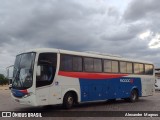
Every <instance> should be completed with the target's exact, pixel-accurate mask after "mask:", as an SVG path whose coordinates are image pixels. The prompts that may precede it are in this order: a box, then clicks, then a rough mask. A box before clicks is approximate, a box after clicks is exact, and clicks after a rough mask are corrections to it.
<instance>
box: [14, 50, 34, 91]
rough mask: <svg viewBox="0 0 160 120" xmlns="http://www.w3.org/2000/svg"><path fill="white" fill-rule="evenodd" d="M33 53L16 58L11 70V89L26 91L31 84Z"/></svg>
mask: <svg viewBox="0 0 160 120" xmlns="http://www.w3.org/2000/svg"><path fill="white" fill-rule="evenodd" d="M34 60H35V53H24V54H20V55H18V56H17V57H16V60H15V64H14V70H13V82H12V88H13V89H28V88H30V87H31V86H32V83H33V66H34Z"/></svg>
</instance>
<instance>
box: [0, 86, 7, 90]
mask: <svg viewBox="0 0 160 120" xmlns="http://www.w3.org/2000/svg"><path fill="white" fill-rule="evenodd" d="M8 89H9V87H8V85H3V86H2V85H0V90H8Z"/></svg>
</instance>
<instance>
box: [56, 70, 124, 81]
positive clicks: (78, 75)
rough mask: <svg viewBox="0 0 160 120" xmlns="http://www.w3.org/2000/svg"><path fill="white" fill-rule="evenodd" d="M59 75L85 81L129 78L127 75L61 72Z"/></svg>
mask: <svg viewBox="0 0 160 120" xmlns="http://www.w3.org/2000/svg"><path fill="white" fill-rule="evenodd" d="M58 75H60V76H66V77H73V78H84V79H110V78H119V77H124V76H127V74H109V73H87V72H65V71H59V72H58Z"/></svg>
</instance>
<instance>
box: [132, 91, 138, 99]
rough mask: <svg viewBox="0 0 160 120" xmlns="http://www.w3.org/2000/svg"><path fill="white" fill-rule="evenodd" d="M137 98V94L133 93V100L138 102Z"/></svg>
mask: <svg viewBox="0 0 160 120" xmlns="http://www.w3.org/2000/svg"><path fill="white" fill-rule="evenodd" d="M136 98H137V96H136V93H135V92H132V99H133V100H136Z"/></svg>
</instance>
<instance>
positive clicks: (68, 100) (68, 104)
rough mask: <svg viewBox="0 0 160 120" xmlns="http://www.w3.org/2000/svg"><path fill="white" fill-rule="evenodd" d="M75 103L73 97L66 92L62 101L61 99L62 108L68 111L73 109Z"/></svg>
mask: <svg viewBox="0 0 160 120" xmlns="http://www.w3.org/2000/svg"><path fill="white" fill-rule="evenodd" d="M74 102H75V98H74V95H73V94H72V93H71V92H68V93H66V94H65V96H64V99H63V107H64V108H65V109H70V108H72V107H73V105H74Z"/></svg>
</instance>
